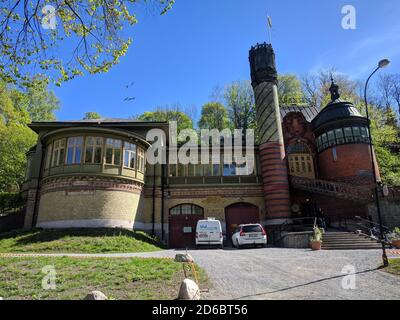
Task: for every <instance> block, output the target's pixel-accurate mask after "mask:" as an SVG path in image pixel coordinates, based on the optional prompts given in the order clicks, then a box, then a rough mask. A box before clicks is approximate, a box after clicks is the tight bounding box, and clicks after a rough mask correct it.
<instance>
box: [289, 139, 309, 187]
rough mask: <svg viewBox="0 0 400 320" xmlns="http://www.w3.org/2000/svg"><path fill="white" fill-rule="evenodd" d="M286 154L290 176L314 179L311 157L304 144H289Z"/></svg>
mask: <svg viewBox="0 0 400 320" xmlns="http://www.w3.org/2000/svg"><path fill="white" fill-rule="evenodd" d="M287 154H288V164H289V174H290V175H292V176H297V177H305V178H311V179H315V171H314V161H313V157H312V154H311V152H310V149H309V147H308V146H307V145H306V144H305V143H301V142H296V143H293V144H290V145H289V146H288V148H287Z"/></svg>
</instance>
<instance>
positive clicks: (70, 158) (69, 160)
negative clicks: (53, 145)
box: [67, 147, 74, 164]
mask: <svg viewBox="0 0 400 320" xmlns="http://www.w3.org/2000/svg"><path fill="white" fill-rule="evenodd" d="M73 156H74V148H73V147H68V151H67V164H71V163H72V161H73Z"/></svg>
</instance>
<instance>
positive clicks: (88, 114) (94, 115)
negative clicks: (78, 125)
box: [83, 112, 101, 120]
mask: <svg viewBox="0 0 400 320" xmlns="http://www.w3.org/2000/svg"><path fill="white" fill-rule="evenodd" d="M92 119H101V115H100V113H97V112H86V113H85V116H84V117H83V120H92Z"/></svg>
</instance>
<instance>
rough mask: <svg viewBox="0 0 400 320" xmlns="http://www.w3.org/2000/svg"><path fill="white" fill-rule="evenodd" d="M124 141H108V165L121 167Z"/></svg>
mask: <svg viewBox="0 0 400 320" xmlns="http://www.w3.org/2000/svg"><path fill="white" fill-rule="evenodd" d="M121 149H122V141H121V140H118V139H107V140H106V164H112V165H116V166H119V165H120V164H121Z"/></svg>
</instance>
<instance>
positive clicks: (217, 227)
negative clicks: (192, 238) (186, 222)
mask: <svg viewBox="0 0 400 320" xmlns="http://www.w3.org/2000/svg"><path fill="white" fill-rule="evenodd" d="M223 243H224V238H223V235H222V227H221V222H220V221H219V220H215V219H208V220H199V221H198V222H197V227H196V246H199V245H217V246H218V247H220V248H221V249H222V248H223V247H224V244H223Z"/></svg>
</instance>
